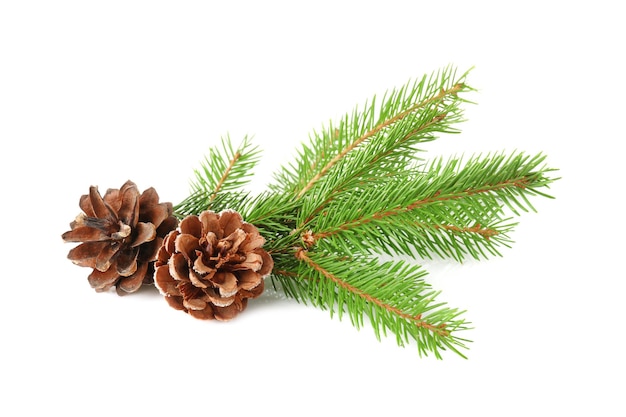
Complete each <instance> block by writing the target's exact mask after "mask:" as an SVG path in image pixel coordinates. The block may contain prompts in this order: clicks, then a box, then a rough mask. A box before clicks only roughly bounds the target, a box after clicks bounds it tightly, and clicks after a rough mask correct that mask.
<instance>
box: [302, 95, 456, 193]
mask: <svg viewBox="0 0 626 417" xmlns="http://www.w3.org/2000/svg"><path fill="white" fill-rule="evenodd" d="M463 87H464V85H463V84H455V85H454V86H453V87H452V88H449V89H447V90H443V89H442V90H441V91H440V92H439V94H437V95H436V96H433V97H430V98H428V99H426V100H423V101H421V102H419V103H417V104H415V105H413V106H411V107H410V108H408V109H407V110H405V111H403V112H401V113H398V114H397V115H395V116H394V117H392V118H390V119H387V120H385V121H384V122H383V123H380V124H378V125H376V126H375V127H374V128H373V129H372V130H370V131H368V132H366V133H365V134H364V135H362V136H360V137H359V138H357V139H356V140H355V141H354V142H352V143H351V144H350V145H349V146H347V147H346V148H345V149H344V150H343V151H341V152H340V153H339V154H337V155H335V157H334V158H333V159H331V160H330V161H329V162H328V163H327V164H326V165H325V166H324V167H322V169H321V170H320V171H319V172H318V173H317V174H315V176H314V177H313V178H311V180H310V181H309V182H308V184H306V185H305V186H304V188H302V189H301V190H300V192H299V193H298V195H297V198H300V197H302V196H303V195H304V194H305V193H306V192H307V191H309V190H310V189H311V188H312V187H313V186H314V185H315V183H316V182H317V181H319V180H320V178H322V177H323V176H324V175H326V173H327V172H328V171H329V170H330V169H331V168H332V167H333V166H334V165H335V164H336V163H337V162H339V161H340V160H341V159H343V158H344V157H345V156H346V155H347V154H348V153H349V152H350V151H352V150H353V149H355V148H356V147H357V146H359V145H360V144H361V143H363V142H364V141H365V140H367V139H369V138H371V137H372V136H374V135H376V134H377V133H378V132H380V131H381V130H383V129H385V128H387V127H389V126H391V125H393V124H394V123H397V122H399V121H400V120H402V119H404V118H405V117H407V116H408V115H410V114H411V113H413V112H415V111H416V110H418V109H419V108H422V107H425V106H427V105H428V104H430V103H433V102H435V101H440V100H442V99H443V98H444V97H446V96H448V95H454V94H457V93H458V92H460V91H461V90H462V89H463ZM443 117H445V115H443Z"/></svg>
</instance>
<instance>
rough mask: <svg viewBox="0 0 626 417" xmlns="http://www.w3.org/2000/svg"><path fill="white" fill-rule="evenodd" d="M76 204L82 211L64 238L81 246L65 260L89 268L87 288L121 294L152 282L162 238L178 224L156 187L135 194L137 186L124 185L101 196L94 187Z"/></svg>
mask: <svg viewBox="0 0 626 417" xmlns="http://www.w3.org/2000/svg"><path fill="white" fill-rule="evenodd" d="M79 205H80V208H81V209H82V210H83V213H81V214H79V215H78V216H77V217H76V220H74V221H73V222H72V223H70V228H71V230H70V231H68V232H66V233H64V234H63V235H62V238H63V240H64V241H66V242H82V243H81V244H80V245H78V246H76V247H75V248H73V249H72V250H70V252H69V254H68V258H69V259H70V260H71V261H72V262H74V263H75V264H76V265H79V266H84V267H89V268H93V271H92V272H91V274H90V275H89V277H88V280H89V284H91V286H92V287H93V288H95V290H96V291H98V292H103V291H108V290H109V289H110V288H112V287H113V286H115V287H116V290H117V293H118V294H119V295H124V294H127V293H132V292H135V291H137V290H138V289H139V288H140V287H141V285H142V284H143V283H151V282H152V277H153V275H154V261H155V260H156V256H157V253H158V251H159V248H160V247H161V244H162V242H163V237H164V236H165V235H166V234H167V233H169V232H170V231H171V230H174V229H175V228H176V226H177V225H178V221H177V219H176V218H175V217H174V216H173V215H172V212H173V209H172V203H159V196H158V194H157V192H156V191H155V189H154V188H148V189H147V190H145V191H144V192H143V193H142V194H139V190H138V189H137V186H136V185H135V184H134V183H133V182H131V181H127V182H126V183H124V185H122V187H121V188H120V189H119V190H118V189H109V190H107V192H106V193H105V195H104V197H102V196H101V195H100V193H99V192H98V188H97V187H94V186H92V187H90V188H89V194H86V195H83V196H82V197H81V198H80V203H79Z"/></svg>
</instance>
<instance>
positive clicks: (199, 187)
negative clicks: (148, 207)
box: [175, 136, 261, 216]
mask: <svg viewBox="0 0 626 417" xmlns="http://www.w3.org/2000/svg"><path fill="white" fill-rule="evenodd" d="M260 157H261V152H260V149H259V148H258V147H257V146H253V145H252V142H251V140H250V138H249V137H248V136H246V137H244V139H243V140H242V141H241V143H240V144H239V146H237V147H233V144H232V141H231V139H230V136H226V137H223V138H222V141H221V145H220V146H219V147H214V148H210V149H209V151H208V153H207V155H206V156H205V157H204V160H203V161H202V162H201V167H200V169H197V170H195V172H194V173H195V179H194V180H193V181H192V182H191V194H190V195H189V197H187V198H186V199H185V200H183V201H182V202H181V203H180V204H178V205H177V206H176V207H175V212H176V213H177V214H178V215H179V216H185V215H188V214H194V213H199V212H202V211H204V210H209V209H215V207H216V206H220V205H221V206H224V207H228V206H235V207H236V206H237V205H238V204H240V203H241V200H242V199H243V198H244V196H245V192H243V190H242V188H243V187H244V186H245V185H247V184H248V183H249V182H250V180H251V178H252V174H253V172H254V167H255V166H256V164H257V163H258V162H259V160H260ZM218 198H219V199H218ZM216 200H217V201H216ZM219 203H221V204H219Z"/></svg>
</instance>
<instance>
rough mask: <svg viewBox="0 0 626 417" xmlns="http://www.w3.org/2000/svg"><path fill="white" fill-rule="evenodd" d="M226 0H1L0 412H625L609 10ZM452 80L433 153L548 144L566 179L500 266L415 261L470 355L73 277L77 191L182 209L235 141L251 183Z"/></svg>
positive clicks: (81, 273) (273, 299) (540, 204)
mask: <svg viewBox="0 0 626 417" xmlns="http://www.w3.org/2000/svg"><path fill="white" fill-rule="evenodd" d="M223 3H225V4H227V5H219V6H218V5H215V4H213V3H211V2H204V1H196V2H192V1H179V2H164V1H150V2H138V1H130V0H126V1H108V2H89V1H76V2H69V1H49V2H48V1H45V2H43V1H42V2H32V1H3V2H1V3H0V143H1V145H0V146H1V147H2V152H1V154H0V158H1V161H0V162H1V166H0V169H1V170H2V171H1V176H0V181H2V182H1V185H2V197H1V198H2V200H1V201H2V205H1V208H0V210H1V214H2V217H1V219H2V220H1V221H2V223H3V228H2V239H1V243H0V245H2V252H1V253H2V276H1V279H2V287H1V288H2V302H1V303H0V309H1V316H0V320H1V322H0V323H1V330H0V331H1V337H2V342H1V345H0V349H1V355H0V366H1V368H0V381H1V382H2V385H3V388H2V389H1V390H0V414H2V415H6V416H25V415H53V414H54V415H57V414H58V415H61V414H63V415H90V416H94V415H96V416H99V415H102V416H104V415H107V416H108V415H120V416H126V415H161V414H163V415H165V414H169V415H211V414H218V415H225V414H229V415H244V414H248V413H255V415H258V414H260V415H285V416H286V415H361V414H363V415H394V414H395V415H442V416H448V415H450V416H451V415H481V416H512V415H523V416H529V415H574V414H578V415H601V416H617V415H624V413H625V412H626V407H625V406H624V404H623V400H622V399H621V398H620V396H622V395H623V392H624V388H625V386H624V372H625V371H626V369H625V366H624V355H623V351H624V345H623V344H622V342H621V340H622V338H623V335H624V329H623V325H624V307H623V306H624V289H625V287H624V279H625V278H626V277H625V274H624V272H623V258H624V255H623V249H624V244H623V236H624V232H625V230H624V214H623V205H622V203H621V201H622V200H621V199H622V194H623V183H624V174H623V167H622V166H621V164H620V162H621V161H622V159H623V158H622V155H621V151H620V150H618V149H621V146H622V145H623V143H624V139H625V137H624V136H625V134H624V93H626V89H625V85H626V82H625V80H624V74H625V73H626V71H625V69H626V68H625V66H624V64H623V61H622V58H623V55H624V50H623V41H624V40H625V39H626V36H625V35H626V33H625V30H624V29H623V28H624V26H623V24H624V23H623V19H622V17H623V14H621V12H619V11H618V9H617V6H616V5H617V4H618V3H619V2H610V1H593V2H590V1H586V2H577V1H567V2H558V1H525V2H519V3H518V4H517V5H513V3H510V2H492V3H490V2H450V1H439V2H437V1H430V2H420V1H410V2H409V1H406V2H400V1H384V2H383V1H377V2H367V1H360V2H341V1H336V2H327V1H315V2H278V1H266V2H252V1H248V2H246V1H243V2H237V1H231V2H223ZM448 64H454V65H457V66H458V67H459V69H461V70H465V69H468V68H470V67H472V66H474V67H475V69H474V70H473V71H472V72H471V74H470V76H469V80H468V81H469V83H470V84H471V85H472V86H474V87H476V88H477V89H478V90H479V91H478V92H477V93H475V94H474V95H473V96H472V99H474V100H475V101H476V102H477V103H478V104H477V105H476V106H468V108H467V112H466V115H467V117H468V119H469V120H468V121H467V122H466V123H464V124H463V125H462V129H463V133H462V134H461V135H456V136H447V137H443V138H441V139H440V140H439V141H437V142H435V143H432V144H429V145H428V147H427V149H429V151H430V152H431V155H433V156H435V155H448V154H452V153H455V154H461V153H463V154H472V153H475V152H488V151H501V150H504V151H513V150H524V151H527V152H529V153H536V152H540V151H543V152H545V153H546V154H547V155H548V163H549V164H550V165H551V166H554V167H557V168H560V171H559V173H558V175H559V176H561V177H562V180H560V181H558V182H557V183H555V184H554V186H553V187H552V189H551V190H550V191H551V193H552V194H553V195H554V196H555V197H556V199H555V200H544V199H538V200H534V202H535V203H536V208H537V209H538V213H528V214H525V215H523V216H522V217H521V218H520V219H519V220H520V225H519V227H518V228H517V229H516V231H515V232H514V233H513V234H512V236H511V237H512V238H513V239H514V240H515V241H516V243H515V245H514V247H513V249H511V250H504V251H503V255H504V256H503V257H502V258H496V259H490V260H488V261H481V262H473V261H468V262H466V263H464V264H462V265H459V264H455V263H453V262H440V261H430V262H426V264H427V267H428V268H429V270H430V276H429V277H428V280H429V282H431V283H432V285H433V286H434V287H435V288H437V289H440V290H442V291H443V293H442V294H441V299H442V300H444V301H447V302H448V303H449V304H450V305H451V306H454V307H459V308H461V309H466V310H467V313H466V315H465V317H466V318H467V319H468V320H470V321H471V322H472V323H473V326H474V327H475V328H474V329H473V330H470V331H469V332H468V333H467V337H468V338H470V339H472V340H473V343H472V344H471V347H470V350H469V351H468V355H469V359H468V360H464V359H461V358H459V357H457V356H455V355H453V354H444V360H442V361H437V360H435V359H434V358H432V357H428V358H419V356H418V355H417V351H416V349H415V348H414V347H408V348H399V347H397V346H396V345H395V342H394V341H393V340H391V339H387V340H383V341H382V342H378V341H376V339H375V337H374V335H373V332H372V331H371V329H369V328H364V329H362V330H361V331H357V330H355V329H354V328H353V327H352V326H351V325H350V323H349V322H348V321H343V322H340V321H338V320H337V319H331V318H329V316H328V313H327V312H324V311H321V310H317V309H315V308H314V307H310V306H304V305H300V304H297V303H295V302H294V301H292V300H288V299H283V298H281V297H280V296H278V295H277V294H273V293H271V292H269V291H268V292H266V293H264V295H263V296H262V297H261V298H259V299H257V300H254V301H253V302H251V303H250V306H249V308H248V310H246V312H245V313H244V314H242V315H241V316H239V317H238V318H237V319H236V320H234V321H232V322H229V323H217V322H202V321H199V320H194V319H192V318H191V317H189V316H187V315H185V314H183V313H181V312H177V311H175V310H173V309H171V308H169V307H168V306H167V305H166V304H165V302H164V301H163V300H162V299H161V297H160V296H158V295H157V294H156V293H155V292H152V291H143V292H141V293H139V294H136V295H133V296H128V297H123V298H120V297H117V296H116V295H114V294H113V293H111V294H96V293H95V292H94V291H93V290H92V289H91V288H90V287H89V285H88V283H87V280H86V277H87V275H88V272H89V271H88V270H87V269H85V268H79V267H76V266H74V265H72V264H71V262H69V261H68V260H67V259H66V255H67V251H68V250H69V249H70V247H72V245H70V244H63V242H62V241H61V237H60V236H61V234H62V233H63V232H65V231H66V230H68V224H69V222H70V221H71V220H72V219H73V218H74V216H75V215H76V214H78V211H79V209H78V199H79V197H80V195H81V194H84V193H86V192H87V190H88V187H89V186H90V185H98V186H100V188H101V189H102V190H105V189H106V188H109V187H111V188H119V186H121V185H122V183H123V182H124V181H126V180H127V179H132V180H133V181H135V182H136V183H137V184H138V185H139V187H140V188H141V189H145V188H147V187H150V186H154V187H155V188H156V189H157V190H158V192H159V194H160V196H161V200H162V201H172V202H178V201H180V200H181V199H182V198H184V197H185V195H186V193H187V191H188V187H187V184H188V180H189V179H190V178H191V175H192V169H193V168H195V167H197V166H198V162H199V161H200V159H201V158H202V156H203V155H204V153H205V152H206V150H207V149H208V148H209V147H210V146H212V145H215V144H216V143H217V142H218V140H219V138H220V136H222V135H224V134H227V133H230V134H231V136H232V137H233V138H235V139H238V138H240V137H242V136H243V135H245V134H252V135H254V137H255V141H256V143H257V144H258V145H260V146H261V147H262V148H263V149H264V159H263V162H262V164H261V166H260V167H259V170H258V174H257V176H256V177H255V182H254V187H256V188H257V189H259V190H260V189H261V187H263V185H264V184H265V183H267V181H268V180H269V179H270V178H271V173H272V172H273V170H274V169H275V168H276V167H277V166H278V165H280V164H283V163H287V162H289V160H290V158H291V157H292V156H293V153H294V150H295V149H296V146H297V145H298V143H300V141H302V140H306V139H307V137H308V134H309V132H311V131H312V130H313V129H314V128H318V127H320V126H321V124H322V123H323V122H327V121H328V120H329V119H331V118H332V119H336V118H337V117H338V116H340V115H341V114H343V113H344V112H347V111H350V110H351V109H352V108H353V107H354V106H355V105H356V104H359V103H362V102H363V101H364V100H365V99H367V98H369V97H370V96H371V95H373V94H381V93H382V92H384V91H385V90H386V89H388V88H391V87H395V86H399V85H402V84H403V83H405V82H406V81H407V80H408V79H410V78H415V77H420V76H421V75H423V74H424V73H430V72H432V71H434V70H436V69H438V68H441V67H443V66H445V65H448Z"/></svg>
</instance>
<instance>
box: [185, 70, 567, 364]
mask: <svg viewBox="0 0 626 417" xmlns="http://www.w3.org/2000/svg"><path fill="white" fill-rule="evenodd" d="M467 75H468V72H465V73H462V74H460V75H457V70H456V69H455V68H454V67H447V68H444V69H442V70H440V71H437V72H435V73H434V74H432V75H430V76H424V77H422V78H421V79H419V80H417V81H412V82H409V83H407V84H406V85H404V86H402V87H400V88H398V89H395V90H391V91H390V92H388V93H387V94H385V95H384V96H383V97H382V99H381V100H380V101H379V100H377V99H376V98H374V99H372V100H371V101H369V102H367V103H366V104H365V105H364V106H363V107H361V108H355V109H354V110H353V111H352V112H351V113H348V114H346V115H345V116H344V117H343V118H341V119H340V120H339V121H338V122H334V123H333V122H331V123H329V124H328V126H326V127H324V128H322V129H321V130H320V131H317V132H314V133H313V134H312V135H311V137H310V138H309V142H308V143H303V144H302V146H301V147H300V149H299V150H298V151H297V155H296V157H295V159H294V161H293V162H291V163H289V164H286V165H285V166H283V167H281V168H280V169H279V170H278V171H277V172H276V173H275V177H274V182H273V183H271V184H270V185H269V186H268V190H267V191H264V192H262V193H260V194H256V195H252V194H250V193H249V192H247V191H245V190H243V189H242V187H243V185H245V184H246V183H247V181H248V180H249V178H250V175H251V174H252V171H251V170H252V168H253V167H254V165H255V164H256V163H257V162H258V160H259V151H258V149H257V148H256V147H253V146H252V145H251V143H250V141H249V140H248V138H245V139H244V141H243V142H242V144H241V145H239V146H238V147H233V146H232V145H231V143H230V140H229V139H228V138H226V139H224V140H223V141H222V145H221V148H218V149H216V150H211V151H209V154H208V156H207V158H206V159H205V160H204V162H203V163H202V166H201V169H200V170H198V171H196V180H195V182H194V183H193V184H192V192H191V195H190V196H189V197H188V198H187V199H185V200H184V201H183V202H182V203H181V204H179V205H178V206H177V207H176V211H177V214H178V215H179V216H184V215H187V214H199V213H200V212H201V211H203V210H207V209H213V210H216V211H219V210H221V209H226V208H230V209H234V210H237V211H239V212H240V213H241V214H242V215H243V216H244V218H245V219H246V221H248V222H250V223H253V224H254V225H255V226H257V228H258V229H259V230H260V232H261V233H262V234H263V236H264V237H265V239H266V245H265V248H266V249H267V250H268V252H269V253H270V254H271V255H272V257H273V259H274V269H273V271H272V274H271V278H270V279H271V280H272V281H273V282H274V284H275V287H276V288H277V289H279V290H281V291H283V292H284V293H285V294H286V295H287V296H289V297H293V298H295V299H296V300H298V301H300V302H303V303H309V304H312V305H314V306H317V307H320V308H323V309H327V310H329V311H330V313H331V316H332V315H335V314H337V315H338V316H339V318H341V317H343V316H344V315H348V316H349V318H350V320H351V322H352V323H353V324H354V325H355V326H356V327H361V326H362V325H363V324H364V323H365V321H368V322H369V323H370V325H371V326H372V327H373V329H374V332H375V334H376V336H377V337H379V338H380V337H381V335H387V333H388V332H390V333H392V334H394V335H395V337H396V340H397V342H398V344H399V345H405V344H407V343H409V342H412V343H414V344H415V345H416V346H417V349H418V352H419V353H420V355H422V354H423V355H426V354H428V353H433V354H434V355H435V356H436V357H441V352H442V351H444V350H451V351H454V352H456V353H458V354H459V355H461V356H464V354H463V353H462V349H464V348H465V347H466V342H467V340H466V339H464V338H462V337H460V336H459V334H458V333H459V332H460V331H463V330H466V329H467V328H468V323H467V322H465V320H464V319H463V318H462V317H461V314H462V312H461V311H459V310H457V309H452V308H449V307H447V306H446V305H445V303H443V302H439V301H436V298H437V297H438V296H439V293H438V292H436V291H434V290H433V289H432V288H431V287H430V286H429V285H428V284H427V283H426V282H425V280H424V277H425V276H426V271H424V270H423V269H422V268H421V267H419V266H418V265H415V264H413V263H411V262H408V261H406V260H391V261H386V262H383V261H381V260H380V259H379V256H378V255H380V254H386V255H390V256H392V257H395V256H398V255H400V256H403V257H405V258H406V257H407V256H409V257H412V258H419V257H422V258H429V257H432V256H433V255H434V256H439V257H450V258H452V259H455V260H457V261H461V260H463V259H465V258H466V257H467V256H471V257H474V258H486V257H488V256H490V255H499V251H498V248H499V247H500V246H503V245H504V246H510V244H511V243H512V241H511V239H510V237H509V233H510V232H511V231H512V230H513V228H514V226H515V224H516V223H515V222H513V221H512V216H518V215H520V214H521V213H522V212H526V211H530V210H534V208H533V206H532V204H531V202H530V198H531V197H536V196H542V197H550V196H549V195H548V194H546V193H545V191H543V190H544V189H545V188H547V187H549V185H550V184H551V183H552V182H553V181H555V180H556V178H554V177H551V174H552V172H553V171H555V170H554V169H551V168H549V167H547V166H546V165H545V159H546V157H545V156H544V155H542V154H538V155H534V156H531V155H527V154H525V153H522V152H514V153H511V154H508V155H507V154H505V153H497V154H486V155H484V156H483V155H478V156H474V157H471V158H469V159H468V160H467V161H464V160H463V158H462V157H451V158H449V159H447V160H444V159H443V158H436V159H434V160H432V161H430V162H428V161H424V160H423V159H422V158H420V156H419V155H420V152H422V150H421V148H420V147H421V146H422V144H424V143H426V142H429V141H432V140H434V139H436V138H437V136H438V135H439V134H442V133H458V132H459V130H458V128H457V127H456V125H457V124H458V123H459V122H461V121H463V109H462V104H464V103H466V102H468V100H467V99H466V98H464V95H465V94H467V93H469V92H471V91H473V89H472V88H471V87H469V86H468V85H467V84H466V78H467Z"/></svg>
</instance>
